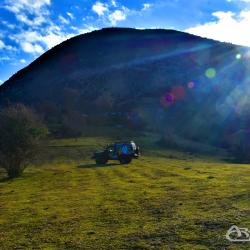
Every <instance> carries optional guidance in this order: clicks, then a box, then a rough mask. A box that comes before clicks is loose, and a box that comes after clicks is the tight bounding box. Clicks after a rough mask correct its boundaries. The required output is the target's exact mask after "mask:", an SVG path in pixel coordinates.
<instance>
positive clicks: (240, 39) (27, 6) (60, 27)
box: [0, 0, 250, 85]
mask: <svg viewBox="0 0 250 250" xmlns="http://www.w3.org/2000/svg"><path fill="white" fill-rule="evenodd" d="M0 14H1V18H0V21H1V22H0V64H1V71H0V85H1V84H2V83H4V82H5V81H6V80H8V79H9V78H10V77H11V76H12V75H13V74H15V73H16V72H18V71H19V70H21V69H22V68H24V67H26V66H27V65H29V64H30V63H31V62H33V61H34V60H35V59H37V58H38V57H39V56H41V55H42V54H43V53H45V52H46V51H48V50H50V49H51V48H53V47H54V46H55V45H58V44H60V43H61V42H63V41H65V40H67V39H69V38H72V37H74V36H77V35H80V34H84V33H87V32H91V31H94V30H100V29H102V28H109V27H117V28H118V27H124V28H135V29H166V30H167V29H172V30H177V31H181V32H187V33H190V34H193V35H197V36H200V37H203V38H210V39H213V40H217V41H221V42H228V43H232V44H235V45H243V46H250V34H249V33H248V32H247V30H248V27H249V24H250V1H249V0H219V1H217V2H216V3H211V2H209V1H208V0H204V1H202V2H198V3H197V2H196V1H190V2H189V8H188V10H187V8H185V5H184V3H183V0H175V1H174V2H172V3H169V2H166V1H162V0H150V1H142V0H139V1H137V2H136V3H134V2H133V1H131V0H126V1H123V3H121V1H117V0H108V1H86V0H83V1H82V0H75V1H73V2H71V3H70V4H69V3H67V1H65V0H63V1H59V0H39V1H35V2H34V1H31V0H17V1H15V3H12V2H11V1H10V0H4V1H3V4H2V5H0ZM232 30H233V31H234V33H232V32H231V31H232Z"/></svg>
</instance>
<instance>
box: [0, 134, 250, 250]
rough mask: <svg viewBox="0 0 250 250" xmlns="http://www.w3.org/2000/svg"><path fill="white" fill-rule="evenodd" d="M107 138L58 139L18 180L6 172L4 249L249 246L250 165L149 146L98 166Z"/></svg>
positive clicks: (0, 198)
mask: <svg viewBox="0 0 250 250" xmlns="http://www.w3.org/2000/svg"><path fill="white" fill-rule="evenodd" d="M110 141H111V139H109V138H80V139H77V140H70V139H65V140H56V141H51V143H50V146H49V147H48V148H46V149H44V152H42V153H41V155H40V158H39V159H38V160H37V161H36V163H34V164H33V165H31V166H30V167H29V168H27V169H26V170H25V172H24V175H23V176H22V177H20V178H17V179H15V180H6V179H4V174H3V173H2V174H1V175H0V176H2V179H1V181H0V249H171V250H172V249H180V250H185V249H187V250H189V249H250V243H241V244H233V243H230V242H229V241H227V240H226V239H225V234H226V231H227V230H228V229H229V228H230V226H231V225H233V224H235V225H238V226H240V227H248V228H250V201H249V195H250V185H249V182H250V175H249V170H250V166H249V165H236V164H228V163H225V162H223V161H221V160H220V159H216V158H204V157H203V158H201V157H195V156H191V155H190V154H184V153H178V152H173V151H167V150H163V149H158V148H156V149H154V151H151V150H150V145H147V143H146V139H145V138H144V139H143V138H141V139H139V141H140V142H141V144H142V145H143V143H145V145H146V146H145V150H144V155H143V156H142V157H141V159H139V160H134V161H133V162H132V163H131V164H129V165H119V164H118V163H117V162H115V161H114V162H110V163H109V164H107V165H106V166H102V167H97V166H96V165H95V164H94V163H93V161H92V160H91V159H90V156H91V152H92V151H93V150H94V149H95V148H96V147H99V146H101V145H105V144H106V143H108V142H110Z"/></svg>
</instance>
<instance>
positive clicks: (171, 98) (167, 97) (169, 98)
mask: <svg viewBox="0 0 250 250" xmlns="http://www.w3.org/2000/svg"><path fill="white" fill-rule="evenodd" d="M165 100H166V102H168V103H172V102H174V95H173V94H172V93H166V94H165Z"/></svg>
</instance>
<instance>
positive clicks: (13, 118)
mask: <svg viewBox="0 0 250 250" xmlns="http://www.w3.org/2000/svg"><path fill="white" fill-rule="evenodd" d="M0 121H1V123H0V167H2V168H4V169H5V170H6V171H7V173H8V176H9V177H10V178H14V177H17V176H19V175H21V174H22V172H23V170H24V169H25V168H26V167H27V165H28V163H29V162H30V160H31V158H32V156H34V154H35V153H36V151H37V149H38V146H39V144H40V141H41V139H42V138H44V137H45V136H46V134H47V132H48V130H47V128H46V126H45V125H43V124H42V122H41V121H40V119H39V118H38V116H37V115H36V114H35V113H34V112H33V111H32V110H31V109H29V108H27V107H25V106H24V105H22V104H17V105H14V106H10V107H8V108H4V109H3V110H1V111H0Z"/></svg>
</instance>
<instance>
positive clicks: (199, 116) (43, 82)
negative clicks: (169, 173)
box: [0, 28, 250, 144]
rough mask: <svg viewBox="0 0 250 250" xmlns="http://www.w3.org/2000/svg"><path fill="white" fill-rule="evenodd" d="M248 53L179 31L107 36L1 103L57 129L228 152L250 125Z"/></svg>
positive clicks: (40, 71) (25, 73)
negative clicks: (22, 108) (27, 108)
mask: <svg viewBox="0 0 250 250" xmlns="http://www.w3.org/2000/svg"><path fill="white" fill-rule="evenodd" d="M246 52H247V48H244V47H240V46H235V45H231V44H225V43H220V42H216V41H213V40H208V39H203V38H199V37H196V36H193V35H189V34H186V33H182V32H177V31H174V30H134V29H119V28H110V29H103V30H100V31H94V32H92V33H89V34H84V35H80V36H77V37H74V38H72V39H70V40H68V41H65V42H63V43H62V44H60V45H58V46H56V47H55V48H53V49H51V50H50V51H48V52H46V53H45V54H44V55H42V56H41V57H40V58H38V59H37V60H36V61H34V62H33V63H32V64H31V65H29V66H28V67H26V68H25V69H23V70H21V71H19V72H18V73H17V74H15V75H14V76H12V77H11V78H10V79H9V80H8V81H6V82H5V83H4V84H3V85H2V86H1V87H0V97H1V99H0V103H1V105H5V104H6V103H9V102H24V103H26V104H28V105H31V106H33V107H34V108H36V109H38V110H39V111H41V112H42V113H44V114H45V118H46V120H47V121H48V122H49V124H62V123H63V122H64V123H65V121H67V122H66V123H69V121H72V123H74V124H75V123H77V122H79V121H80V120H81V122H83V123H84V122H85V123H88V124H92V125H93V124H94V125H98V124H99V125H100V124H101V125H103V124H109V125H110V124H120V125H124V124H125V125H126V126H130V127H132V128H134V127H137V128H141V127H143V128H147V129H151V130H157V131H161V132H164V133H165V132H166V131H171V133H172V132H173V133H175V134H178V135H179V136H182V137H187V138H190V139H195V140H199V141H203V142H210V143H214V144H218V143H220V144H221V143H222V142H223V141H224V137H225V136H227V135H228V134H231V133H234V132H236V131H240V130H242V129H243V130H245V129H246V128H248V125H249V118H248V116H249V115H248V108H247V107H248V100H247V98H246V96H247V94H248V93H249V91H250V89H249V87H248V84H247V83H248V78H247V73H248V65H249V59H248V58H247V56H245V54H246ZM82 114H84V118H83V116H82ZM86 117H87V118H86ZM84 119H85V120H86V119H87V122H86V121H83V120H84ZM67 126H70V125H69V124H67ZM71 127H73V128H74V129H76V126H73V125H72V126H71Z"/></svg>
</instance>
